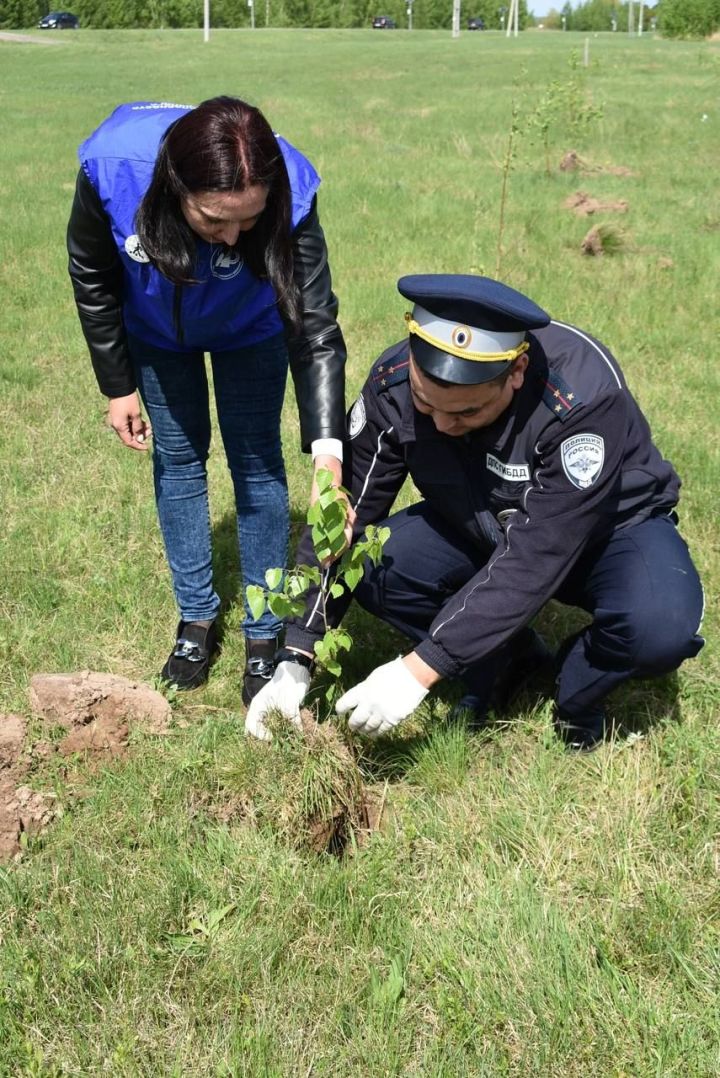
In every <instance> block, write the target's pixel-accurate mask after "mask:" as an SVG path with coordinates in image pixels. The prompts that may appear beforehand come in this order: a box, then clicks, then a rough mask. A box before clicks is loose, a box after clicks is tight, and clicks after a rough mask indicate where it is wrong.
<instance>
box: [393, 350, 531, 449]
mask: <svg viewBox="0 0 720 1078" xmlns="http://www.w3.org/2000/svg"><path fill="white" fill-rule="evenodd" d="M526 368H527V356H520V357H519V358H518V359H516V360H515V363H514V365H513V367H512V370H511V372H510V374H509V375H508V377H507V378H506V379H505V380H504V381H503V382H502V383H498V382H490V383H485V385H479V386H439V385H437V384H436V383H435V382H433V381H431V380H430V379H429V378H428V377H427V376H426V375H424V374H423V372H422V371H421V370H420V368H419V367H418V366H417V364H416V363H415V361H414V360H413V359H412V358H411V359H410V392H411V393H412V399H413V404H414V405H415V407H416V408H417V410H418V412H422V414H423V415H429V416H430V417H431V418H432V421H433V423H434V424H435V426H436V427H437V429H438V430H439V431H440V433H441V434H449V435H450V437H451V438H457V437H459V436H460V435H461V434H467V433H468V432H469V431H471V430H479V429H480V427H489V426H490V424H491V423H494V422H495V420H496V419H497V418H498V416H500V415H502V413H503V412H504V411H505V409H506V408H507V407H508V406H509V404H510V402H511V401H512V399H513V394H514V393H515V392H516V390H518V389H520V387H521V386H522V384H523V381H524V379H525V370H526Z"/></svg>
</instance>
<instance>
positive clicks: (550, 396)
mask: <svg viewBox="0 0 720 1078" xmlns="http://www.w3.org/2000/svg"><path fill="white" fill-rule="evenodd" d="M536 378H537V383H538V386H539V387H540V390H541V392H542V399H543V404H544V405H545V406H546V407H547V408H549V409H550V411H551V412H552V413H553V415H555V416H557V418H558V419H559V420H561V421H563V420H565V419H567V417H568V416H569V415H570V413H571V412H572V410H573V408H577V406H578V404H582V401H581V400H580V398H579V397H578V395H577V393H574V392H573V391H572V389H571V388H570V386H569V385H568V384H567V382H566V381H565V379H564V378H561V377H560V375H559V374H556V373H555V371H548V372H547V374H545V372H542V373H540V372H538V373H537V375H536Z"/></svg>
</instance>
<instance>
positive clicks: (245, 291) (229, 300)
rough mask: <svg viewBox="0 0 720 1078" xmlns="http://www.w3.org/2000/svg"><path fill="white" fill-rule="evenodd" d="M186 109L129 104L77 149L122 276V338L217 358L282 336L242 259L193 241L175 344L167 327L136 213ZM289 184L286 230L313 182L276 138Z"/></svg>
mask: <svg viewBox="0 0 720 1078" xmlns="http://www.w3.org/2000/svg"><path fill="white" fill-rule="evenodd" d="M191 108H192V106H191V105H174V104H169V103H167V102H164V101H163V102H160V103H149V102H143V101H136V102H133V103H132V104H129V105H120V106H119V107H118V108H116V109H115V111H114V112H113V113H112V115H111V116H109V117H108V119H107V120H105V122H104V123H102V124H101V125H100V127H98V129H97V130H96V131H94V132H93V134H92V135H90V137H89V138H88V139H86V140H85V142H83V144H82V145H81V146H80V149H79V150H78V156H79V157H80V163H81V165H82V167H83V169H84V170H85V173H86V175H87V177H88V179H89V180H90V182H91V183H92V185H93V187H94V188H95V190H96V191H97V193H98V195H99V196H100V199H101V201H102V205H103V208H104V209H105V212H106V213H107V215H108V217H109V218H110V224H111V226H112V233H113V237H114V239H115V242H116V244H117V249H118V255H119V257H120V260H121V262H122V264H123V269H124V271H125V281H124V284H125V294H124V306H123V315H124V319H125V327H126V329H127V331H128V333H130V334H132V335H133V336H136V337H139V338H140V339H141V340H144V341H147V342H148V343H150V344H153V345H156V346H157V347H158V348H167V349H170V350H172V351H182V352H190V351H196V350H202V351H207V352H209V351H213V350H217V351H223V350H228V349H231V348H237V347H241V346H243V345H248V344H254V343H255V342H256V341H262V340H265V339H266V338H268V337H271V336H274V335H275V334H276V333H279V332H280V331H281V330H282V322H281V319H280V315H279V314H278V310H277V297H276V295H275V290H274V289H273V287H272V285H270V284H268V283H267V282H266V281H260V280H258V278H257V277H255V276H254V275H253V274H252V273H251V272H250V270H249V269H248V268H247V266H245V265H244V264H243V261H242V259H241V257H240V256H239V255H237V254H234V253H232V252H229V251H228V250H227V249H225V248H224V247H219V246H217V245H213V244H210V243H206V242H205V241H204V240H202V239H200V237H198V238H197V270H196V274H197V278H198V280H199V283H198V284H195V285H188V286H187V287H185V288H183V290H182V312H181V322H182V329H183V342H182V345H180V344H179V343H178V340H177V336H176V333H175V328H174V325H173V297H174V292H175V286H174V285H173V284H171V283H170V281H168V280H167V278H165V277H163V275H162V274H161V273H159V272H158V270H156V269H155V268H154V267H153V266H151V265H150V263H149V262H148V261H147V255H145V252H144V251H143V250H142V247H141V246H140V244H139V241H138V238H137V235H136V232H135V214H136V212H137V209H138V206H139V205H140V201H141V199H142V197H143V195H144V194H145V191H146V190H147V188H148V186H149V184H150V180H151V178H152V173H153V169H154V167H155V159H156V157H157V153H158V147H159V144H160V140H161V139H162V136H163V135H164V134H165V132H166V130H167V129H168V127H169V126H170V124H171V123H173V121H175V120H177V119H179V117H180V116H182V115H183V114H184V113H185V112H188V111H190V109H191ZM276 137H277V141H278V145H279V147H280V149H281V151H282V155H283V157H284V159H285V165H286V167H287V171H288V176H289V178H290V187H291V190H292V227H293V228H295V227H296V226H297V225H298V224H299V222H300V221H302V220H303V218H305V217H306V216H307V214H308V213H309V211H310V207H311V205H312V200H313V198H314V196H315V192H316V191H317V189H318V186H319V184H320V177H319V176H318V174H317V172H316V171H315V169H314V168H313V166H312V165H311V164H310V162H309V161H308V160H307V159H306V158H305V157H303V155H302V154H301V153H300V152H299V151H298V150H296V149H295V148H294V147H293V146H291V145H290V143H289V142H286V141H285V140H284V139H283V138H281V137H280V136H276Z"/></svg>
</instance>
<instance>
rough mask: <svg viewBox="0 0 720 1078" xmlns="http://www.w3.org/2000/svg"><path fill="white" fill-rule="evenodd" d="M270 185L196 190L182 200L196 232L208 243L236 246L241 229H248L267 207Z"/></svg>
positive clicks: (188, 220) (187, 217)
mask: <svg viewBox="0 0 720 1078" xmlns="http://www.w3.org/2000/svg"><path fill="white" fill-rule="evenodd" d="M267 197H268V191H267V187H260V186H259V185H258V186H256V187H248V188H247V189H246V190H245V191H197V192H196V193H195V194H194V195H190V196H188V198H186V199H184V201H183V202H182V203H181V209H182V212H183V216H184V218H185V220H186V221H187V223H188V224H189V225H190V228H191V229H192V230H193V232H196V233H197V235H198V236H200V238H201V239H203V240H207V242H208V243H224V244H226V245H227V246H228V247H234V245H235V244H236V243H237V240H238V236H239V235H240V233H241V232H248V231H249V230H250V229H251V228H252V227H253V226H254V225H255V224H256V223H257V219H258V217H259V216H260V214H261V213H262V212H263V210H264V209H265V203H266V202H267Z"/></svg>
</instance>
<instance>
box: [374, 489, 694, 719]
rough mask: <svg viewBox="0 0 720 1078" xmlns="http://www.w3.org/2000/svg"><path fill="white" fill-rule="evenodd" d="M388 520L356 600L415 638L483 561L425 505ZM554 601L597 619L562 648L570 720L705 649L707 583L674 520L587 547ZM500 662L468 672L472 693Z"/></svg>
mask: <svg viewBox="0 0 720 1078" xmlns="http://www.w3.org/2000/svg"><path fill="white" fill-rule="evenodd" d="M385 524H387V525H388V526H389V527H390V529H391V537H390V539H389V540H388V542H387V544H386V546H385V548H384V552H383V561H382V564H381V565H380V566H379V567H377V568H372V567H371V566H368V567H367V569H366V571H365V575H364V578H363V580H362V581H361V583H360V585H359V587H358V589H357V591H356V593H355V597H356V599H357V600H358V602H360V604H361V605H362V606H363V607H364V608H365V609H367V610H369V611H371V612H372V613H373V614H376V615H377V616H378V617H379V618H382V619H383V620H384V621H387V622H389V624H391V625H393V626H395V628H397V629H399V630H400V631H401V632H403V633H405V634H406V635H407V636H409V637H410V638H411V639H412V640H414V641H416V642H418V641H420V640H423V639H424V638H425V637H426V636H427V633H428V630H429V628H430V625H431V624H432V622H433V620H434V619H435V617H436V615H437V614H438V612H439V611H440V610H441V609H442V607H443V606H444V604H445V603H446V602H447V600H448V599H449V598H450V597H451V596H452V595H454V594H455V592H457V591H458V590H459V589H460V588H461V587H463V585H464V584H466V583H467V581H468V580H470V579H471V578H472V577H473V576H474V575H475V574H476V573H477V572H478V571H479V570H480V569H481V568H482V566H483V564H484V563H485V560H486V557H487V555H483V553H482V552H481V551H479V550H478V549H477V548H476V547H474V546H473V545H472V544H471V543H470V542H469V541H468V540H466V539H465V538H463V537H462V536H460V535H459V534H458V533H457V532H455V531H454V530H452V529H451V528H449V527H448V525H447V524H446V523H445V521H444V520H442V518H441V517H440V516H439V515H438V514H437V513H435V512H434V511H433V510H432V509H430V508H429V507H428V506H427V505H426V504H425V503H424V502H420V503H419V504H418V505H414V506H412V507H411V508H410V509H406V510H403V511H402V512H400V513H396V514H394V515H393V516H392V517H390V518H389V519H388V520H387V521H385ZM528 571H530V568H528ZM553 597H554V598H555V599H558V600H559V601H560V602H562V603H566V604H569V605H571V606H577V607H581V608H582V609H583V610H585V611H587V612H588V613H589V614H590V615H592V618H593V620H592V623H591V624H590V625H588V626H587V627H586V628H585V629H584V630H583V631H582V632H580V633H579V634H578V635H577V637H575V638H573V639H572V640H569V641H567V643H566V645H565V647H564V648H563V649H562V653H563V655H564V659H563V661H562V664H561V667H560V671H559V675H558V679H557V695H556V700H557V704H558V707H559V709H560V712H561V714H562V715H563V717H567V718H568V719H570V720H576V721H578V722H582V720H583V718H585V719H588V718H590V717H591V716H592V715H593V713H594V712H596V711H597V709H598V707H599V705H600V703H601V701H602V700H603V699H604V697H605V696H606V695H607V694H608V693H609V692H610V691H611V690H612V689H614V688H615V687H616V686H617V685H620V684H621V683H622V682H623V681H627V680H628V679H629V678H646V677H657V676H659V675H662V674H666V673H669V672H670V671H672V670H676V669H677V667H678V666H680V664H681V663H682V662H683V660H685V659H689V658H691V657H692V656H694V655H697V653H698V652H699V651H700V649H701V647H702V646H703V640H702V637H700V636H699V635H698V629H699V626H700V620H701V618H702V610H703V594H702V586H701V584H700V580H699V577H698V574H697V571H696V569H695V566H694V565H693V563H692V560H691V558H690V554H689V552H688V548H687V546H686V544H685V541H684V540H683V538H682V536H681V535H680V534H679V533H678V531H677V528H676V527H675V522H674V519H672V518H671V517H668V516H664V515H663V516H656V517H653V518H651V519H650V520H647V521H644V522H643V523H642V524H637V525H634V526H633V527H630V528H622V529H619V530H618V531H616V532H614V533H613V534H612V535H611V536H610V538H609V539H607V540H605V541H603V542H602V543H600V544H597V545H595V546H593V547H591V548H589V549H588V550H587V551H586V552H585V553H584V554H583V555H582V556H581V558H580V559H579V561H577V562H576V564H575V565H574V566H573V568H572V570H571V571H570V573H569V575H568V576H567V578H566V579H565V581H564V583H563V584H562V586H561V587H560V589H559V590H558V591H557V593H556V594H555V595H554V596H553ZM517 628H518V630H519V629H520V628H521V626H517ZM468 631H469V632H470V633H471V632H472V625H468ZM500 654H501V653H500ZM498 662H499V653H498V652H496V653H495V654H493V655H489V656H488V657H487V658H486V659H483V660H482V661H481V662H479V663H477V664H476V665H475V666H473V667H471V668H470V669H469V670H467V671H465V673H464V674H463V681H464V682H465V684H466V686H467V687H468V689H470V691H471V692H473V693H475V694H477V695H478V696H480V697H481V698H482V697H483V696H485V697H487V695H488V692H489V688H490V686H491V683H492V680H493V679H494V676H495V672H496V669H497V666H498Z"/></svg>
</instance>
